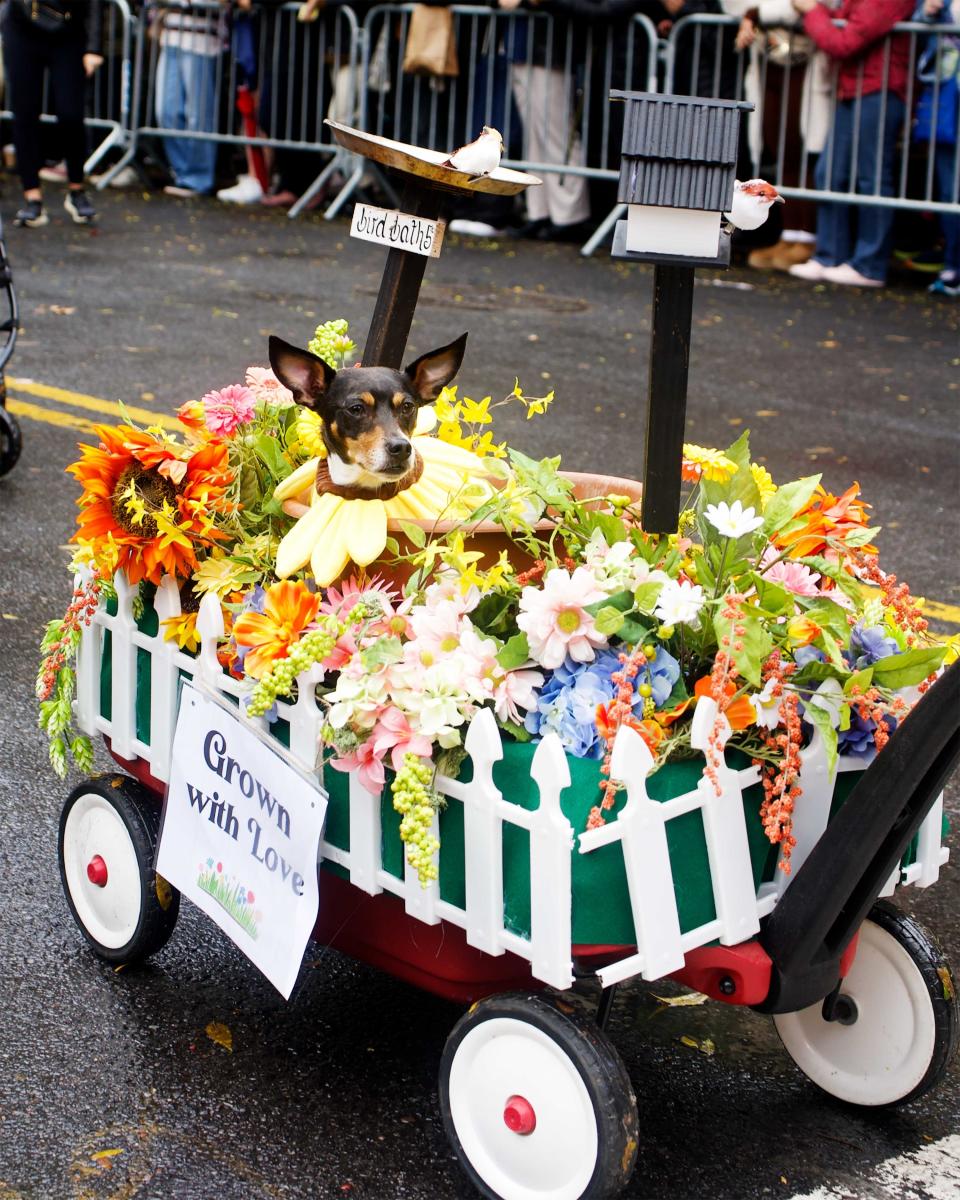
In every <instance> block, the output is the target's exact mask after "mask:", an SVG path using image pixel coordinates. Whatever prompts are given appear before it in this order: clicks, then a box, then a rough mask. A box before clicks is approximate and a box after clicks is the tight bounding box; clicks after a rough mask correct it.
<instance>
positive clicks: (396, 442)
mask: <svg viewBox="0 0 960 1200" xmlns="http://www.w3.org/2000/svg"><path fill="white" fill-rule="evenodd" d="M386 449H387V454H388V455H389V456H390V458H392V459H393V460H394V461H395V462H403V460H404V459H405V458H408V457H409V456H410V443H409V442H408V441H407V439H406V438H391V439H390V441H389V442H387V447H386Z"/></svg>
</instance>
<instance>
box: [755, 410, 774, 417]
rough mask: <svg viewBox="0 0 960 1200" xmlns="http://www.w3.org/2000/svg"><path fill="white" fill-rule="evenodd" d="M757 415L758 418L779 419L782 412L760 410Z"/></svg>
mask: <svg viewBox="0 0 960 1200" xmlns="http://www.w3.org/2000/svg"><path fill="white" fill-rule="evenodd" d="M756 415H757V416H758V417H779V416H780V410H779V409H776V408H758V409H757V414H756Z"/></svg>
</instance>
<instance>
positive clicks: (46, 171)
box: [38, 162, 67, 183]
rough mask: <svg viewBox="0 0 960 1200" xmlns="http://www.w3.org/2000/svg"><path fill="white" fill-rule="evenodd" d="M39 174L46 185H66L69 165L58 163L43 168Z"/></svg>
mask: <svg viewBox="0 0 960 1200" xmlns="http://www.w3.org/2000/svg"><path fill="white" fill-rule="evenodd" d="M38 174H39V176H40V178H41V179H42V180H43V181H44V183H66V182H67V164H66V163H65V162H58V163H53V164H52V165H51V166H49V167H41V168H40V170H39V171H38Z"/></svg>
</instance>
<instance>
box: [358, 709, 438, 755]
mask: <svg viewBox="0 0 960 1200" xmlns="http://www.w3.org/2000/svg"><path fill="white" fill-rule="evenodd" d="M370 742H371V743H372V744H373V749H374V753H375V754H377V755H381V756H382V755H384V754H386V752H387V751H388V750H389V751H390V761H391V762H392V763H393V769H394V770H395V771H399V770H400V768H401V767H402V766H403V756H404V755H405V754H416V756H417V757H418V758H429V757H430V755H431V754H432V753H433V743H432V742H431V741H430V739H429V738H428V737H426V736H425V735H424V734H422V733H417V732H416V730H414V729H413V728H412V727H411V725H410V722H409V721H408V720H407V717H406V714H405V713H403V712H401V711H400V709H399V708H397V707H396V706H392V707H390V708H387V709H384V711H383V712H382V713H381V714H380V716H379V718H378V720H377V724H376V726H375V727H374V730H373V733H372V734H371V735H370Z"/></svg>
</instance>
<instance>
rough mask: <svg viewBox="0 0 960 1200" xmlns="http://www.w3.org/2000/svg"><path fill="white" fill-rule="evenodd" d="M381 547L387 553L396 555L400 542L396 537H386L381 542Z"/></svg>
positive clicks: (398, 551)
mask: <svg viewBox="0 0 960 1200" xmlns="http://www.w3.org/2000/svg"><path fill="white" fill-rule="evenodd" d="M383 548H384V550H385V551H386V552H387V554H394V555H396V554H399V553H400V543H399V542H398V541H397V539H396V538H395V537H388V538H387V540H386V541H385V542H384V543H383Z"/></svg>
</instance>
